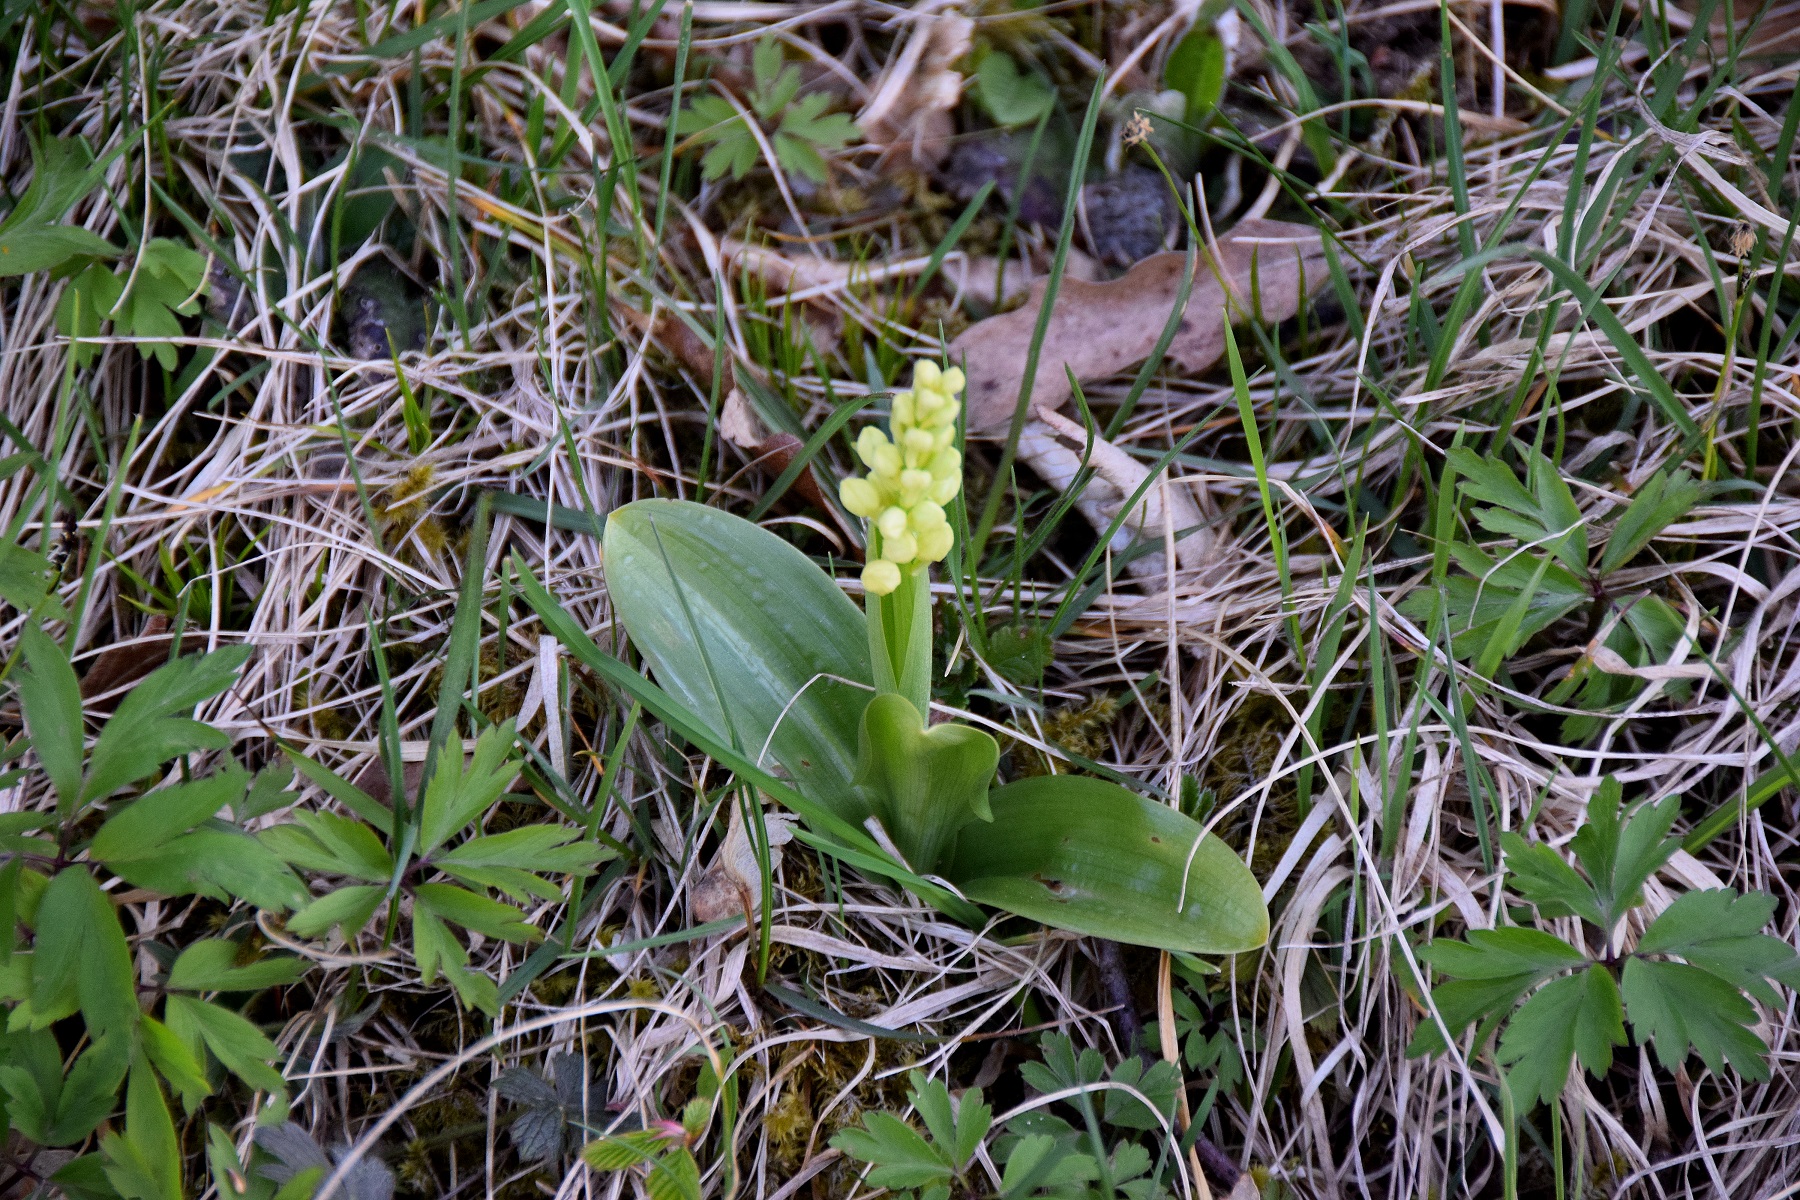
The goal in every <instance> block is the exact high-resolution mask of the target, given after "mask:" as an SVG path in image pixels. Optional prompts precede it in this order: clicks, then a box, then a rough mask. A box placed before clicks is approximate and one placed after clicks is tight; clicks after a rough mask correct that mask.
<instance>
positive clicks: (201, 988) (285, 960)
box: [169, 938, 312, 992]
mask: <svg viewBox="0 0 1800 1200" xmlns="http://www.w3.org/2000/svg"><path fill="white" fill-rule="evenodd" d="M241 952H242V948H241V947H240V946H239V945H238V944H237V943H236V942H233V941H230V940H228V939H226V938H201V939H200V940H199V941H197V942H193V943H191V944H190V945H189V946H188V947H187V949H185V950H183V951H182V952H181V955H180V957H178V958H177V959H176V960H175V965H174V966H172V967H170V968H169V986H170V987H172V988H180V989H182V990H184V991H192V992H257V991H261V990H262V989H263V988H268V987H282V986H285V985H287V984H290V983H293V982H294V981H295V980H297V979H299V978H300V977H301V976H302V975H304V974H306V972H307V971H308V970H309V969H310V968H311V966H312V964H311V963H309V962H307V961H306V960H305V959H302V958H296V957H294V956H293V955H291V954H277V955H271V956H270V957H268V958H261V959H258V960H256V961H255V962H249V963H244V964H242V965H241V966H240V965H239V964H238V955H239V954H240V953H241Z"/></svg>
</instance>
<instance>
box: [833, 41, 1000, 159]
mask: <svg viewBox="0 0 1800 1200" xmlns="http://www.w3.org/2000/svg"><path fill="white" fill-rule="evenodd" d="M974 32H975V22H973V21H971V20H969V18H967V17H965V16H963V15H962V14H961V13H960V12H957V11H955V10H954V9H950V10H946V11H940V12H937V13H935V14H933V15H930V16H924V17H920V18H919V19H918V20H917V23H916V24H914V26H913V31H912V36H910V37H908V38H907V39H906V45H905V46H904V47H903V48H902V49H901V51H900V53H899V54H898V55H896V56H895V57H894V60H893V61H892V62H890V63H889V64H888V66H887V69H886V70H885V71H883V72H882V74H881V80H880V82H879V83H878V84H877V85H876V88H875V94H874V95H873V96H871V97H869V102H868V103H867V104H865V105H863V109H862V111H861V112H860V113H858V114H857V116H856V123H857V125H858V126H859V127H860V128H861V129H862V131H863V138H864V139H865V140H866V141H867V142H868V143H869V144H870V145H872V146H880V147H881V148H882V158H883V160H886V161H892V160H895V159H899V160H901V161H906V162H910V163H911V164H912V165H913V166H915V167H931V166H935V165H937V164H938V163H940V162H942V161H943V160H944V158H945V156H947V155H948V154H949V152H950V135H951V134H952V133H954V132H955V126H954V124H953V123H952V121H951V116H950V114H951V113H952V112H953V111H954V110H955V108H956V103H957V101H958V100H959V99H961V98H962V88H963V77H962V75H961V74H960V73H958V72H957V70H956V69H955V67H954V66H953V65H952V64H954V63H955V62H957V61H958V60H959V59H961V58H962V57H963V56H964V55H965V54H967V53H968V52H969V46H970V37H971V35H972V34H973V33H974Z"/></svg>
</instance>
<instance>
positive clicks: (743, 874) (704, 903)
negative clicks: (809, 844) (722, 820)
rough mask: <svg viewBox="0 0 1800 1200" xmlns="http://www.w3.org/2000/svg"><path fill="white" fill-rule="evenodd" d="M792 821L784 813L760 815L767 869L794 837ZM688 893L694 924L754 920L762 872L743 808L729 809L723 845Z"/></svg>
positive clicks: (760, 902) (775, 864) (777, 863)
mask: <svg viewBox="0 0 1800 1200" xmlns="http://www.w3.org/2000/svg"><path fill="white" fill-rule="evenodd" d="M793 822H794V818H793V817H791V816H788V815H786V814H784V813H764V814H763V824H764V826H765V827H766V828H767V829H768V831H769V869H770V870H774V869H775V867H777V866H779V865H780V863H781V848H782V847H783V846H785V845H787V844H788V843H789V842H790V841H792V840H793V838H794V833H793V829H792V825H793ZM689 895H690V896H691V898H692V903H693V912H694V920H695V922H696V923H699V924H705V923H706V922H708V921H721V920H724V919H725V918H726V917H735V916H739V915H742V916H744V917H745V918H746V919H751V920H754V919H755V917H756V913H757V909H758V908H759V907H760V906H761V905H762V871H761V870H760V869H758V867H757V865H756V847H755V845H754V844H753V843H752V842H751V840H750V834H749V831H748V830H746V829H745V828H744V815H743V811H742V810H741V809H740V808H739V807H738V806H737V805H735V804H734V805H732V808H731V825H730V827H729V828H728V829H727V830H726V832H725V844H724V845H722V846H720V847H719V853H718V855H717V857H715V858H714V859H713V862H712V866H710V867H708V868H707V869H706V872H705V873H704V874H702V875H701V876H700V878H699V879H698V880H696V881H695V882H694V887H693V890H692V892H690V893H689Z"/></svg>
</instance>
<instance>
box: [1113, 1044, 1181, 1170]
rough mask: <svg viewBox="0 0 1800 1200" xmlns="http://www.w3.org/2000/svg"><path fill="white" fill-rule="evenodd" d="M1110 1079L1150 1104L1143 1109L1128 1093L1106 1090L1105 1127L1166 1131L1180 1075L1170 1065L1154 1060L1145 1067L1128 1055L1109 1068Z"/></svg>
mask: <svg viewBox="0 0 1800 1200" xmlns="http://www.w3.org/2000/svg"><path fill="white" fill-rule="evenodd" d="M1111 1078H1112V1081H1113V1082H1114V1083H1122V1084H1124V1085H1125V1086H1126V1087H1129V1088H1131V1089H1132V1090H1133V1091H1136V1092H1140V1093H1142V1094H1143V1096H1144V1098H1145V1099H1146V1100H1149V1101H1150V1104H1149V1105H1148V1106H1146V1105H1145V1104H1144V1101H1143V1100H1139V1099H1138V1098H1137V1097H1136V1096H1134V1095H1132V1094H1131V1092H1125V1091H1120V1090H1119V1089H1117V1088H1108V1089H1107V1091H1106V1101H1105V1105H1104V1108H1103V1110H1102V1111H1103V1114H1104V1115H1105V1117H1106V1122H1107V1124H1109V1125H1117V1126H1118V1127H1119V1128H1121V1129H1143V1130H1155V1129H1164V1128H1167V1127H1168V1126H1169V1125H1171V1124H1172V1123H1173V1122H1174V1120H1175V1091H1176V1089H1177V1088H1179V1087H1180V1086H1181V1076H1180V1074H1179V1073H1178V1072H1177V1071H1176V1070H1175V1064H1174V1063H1169V1062H1163V1061H1162V1060H1160V1059H1158V1060H1157V1061H1156V1062H1153V1063H1151V1064H1150V1065H1149V1066H1148V1067H1146V1066H1145V1065H1144V1060H1143V1059H1141V1058H1138V1057H1136V1056H1135V1055H1132V1056H1128V1057H1126V1058H1124V1059H1121V1060H1120V1061H1119V1065H1118V1066H1116V1067H1114V1068H1113V1069H1112V1076H1111ZM1146 1165H1148V1164H1146Z"/></svg>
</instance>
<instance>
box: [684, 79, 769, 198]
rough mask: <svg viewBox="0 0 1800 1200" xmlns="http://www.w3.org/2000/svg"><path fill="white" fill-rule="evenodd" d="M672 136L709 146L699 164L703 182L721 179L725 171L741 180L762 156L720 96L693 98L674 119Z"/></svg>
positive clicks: (739, 115)
mask: <svg viewBox="0 0 1800 1200" xmlns="http://www.w3.org/2000/svg"><path fill="white" fill-rule="evenodd" d="M675 132H676V133H678V134H681V135H683V136H687V135H693V136H694V137H695V140H697V141H698V142H699V143H700V144H701V145H703V146H710V149H708V150H707V152H706V154H705V155H704V156H703V157H702V158H701V160H700V169H701V173H702V174H703V175H704V176H705V177H706V178H707V179H718V178H721V177H722V176H724V175H725V174H726V172H728V171H729V172H730V173H731V177H732V178H733V179H742V178H743V177H744V176H745V175H747V174H748V173H749V172H750V170H751V169H752V168H754V167H755V166H756V160H757V159H758V158H759V157H760V156H761V154H762V147H761V146H759V145H758V144H757V141H756V135H755V134H754V133H752V132H751V131H750V126H749V124H748V123H747V122H746V121H745V118H744V115H743V114H742V113H740V112H738V110H737V109H736V108H735V107H734V106H733V105H732V103H731V102H730V101H729V100H727V99H725V98H724V97H723V96H712V95H706V96H696V97H694V99H693V100H692V101H691V102H690V103H689V105H688V107H686V108H684V109H682V110H681V113H680V114H679V115H678V116H677V117H676V119H675Z"/></svg>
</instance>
